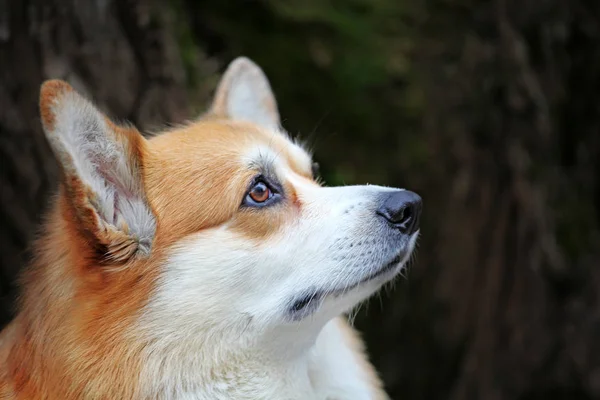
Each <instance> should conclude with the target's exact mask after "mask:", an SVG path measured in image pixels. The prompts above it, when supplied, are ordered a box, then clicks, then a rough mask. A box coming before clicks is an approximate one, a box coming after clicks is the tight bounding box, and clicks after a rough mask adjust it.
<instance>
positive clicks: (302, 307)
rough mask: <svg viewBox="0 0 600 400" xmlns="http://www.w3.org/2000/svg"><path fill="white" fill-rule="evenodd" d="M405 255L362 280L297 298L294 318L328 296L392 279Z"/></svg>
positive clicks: (299, 317)
mask: <svg viewBox="0 0 600 400" xmlns="http://www.w3.org/2000/svg"><path fill="white" fill-rule="evenodd" d="M405 257H406V252H405V251H402V252H400V253H399V254H398V255H396V256H395V257H394V258H393V259H392V260H391V261H389V262H388V263H387V264H385V265H384V266H383V267H381V268H379V269H378V270H376V271H374V272H372V273H371V274H369V275H367V276H365V277H363V278H361V279H360V280H358V281H356V282H355V283H352V284H350V285H346V286H344V287H340V288H333V289H320V290H316V291H311V292H310V293H307V294H306V295H304V296H301V297H299V298H297V299H296V300H295V301H294V302H293V303H292V305H291V306H290V308H289V310H290V313H291V314H292V315H294V316H295V318H294V319H301V318H303V317H304V316H305V315H307V314H311V313H312V312H313V311H315V310H316V309H317V308H318V307H319V305H320V304H321V302H322V301H323V300H324V299H325V298H326V297H339V296H342V295H344V294H346V293H348V292H350V291H351V290H353V289H356V288H357V287H359V286H361V285H363V284H365V283H368V282H371V281H374V280H376V279H379V278H383V277H386V278H387V279H390V278H391V277H392V276H394V275H396V273H397V269H398V266H399V264H400V262H401V261H402V260H403V259H404V258H405ZM387 279H386V280H387Z"/></svg>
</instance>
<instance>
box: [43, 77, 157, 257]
mask: <svg viewBox="0 0 600 400" xmlns="http://www.w3.org/2000/svg"><path fill="white" fill-rule="evenodd" d="M40 113H41V117H42V123H43V127H44V131H45V133H46V136H47V137H48V140H49V142H50V144H51V146H52V148H53V150H54V153H55V154H56V156H57V158H58V160H59V162H60V164H61V165H62V168H63V171H64V181H63V183H64V188H65V194H66V196H67V200H68V203H69V205H70V207H72V209H73V211H74V214H75V216H76V218H77V220H78V223H79V227H80V228H81V229H82V230H83V232H84V233H85V234H86V236H87V237H90V238H91V240H92V241H93V243H94V246H95V248H96V249H97V250H98V251H99V252H100V253H101V254H100V255H101V257H102V261H105V262H106V261H108V262H125V261H127V260H128V259H130V258H131V257H133V256H138V255H140V256H143V255H147V254H149V252H150V249H151V245H152V240H153V238H154V233H155V227H156V222H155V219H154V215H153V213H152V211H151V209H150V207H149V206H148V202H147V200H146V195H145V192H144V184H143V176H142V161H143V160H142V156H143V150H144V145H145V139H144V138H143V137H142V136H141V135H140V134H139V132H138V131H137V130H136V129H135V128H123V127H119V126H117V125H115V124H113V123H112V122H111V121H110V120H109V119H108V118H107V117H105V116H104V115H103V114H102V113H101V112H99V111H98V110H97V109H96V108H95V107H94V105H92V104H91V103H90V102H88V101H87V100H85V99H84V98H82V97H81V96H80V95H79V94H77V93H76V92H75V91H74V90H73V88H72V87H71V86H69V84H67V83H66V82H63V81H58V80H51V81H46V82H45V83H44V84H43V85H42V88H41V93H40Z"/></svg>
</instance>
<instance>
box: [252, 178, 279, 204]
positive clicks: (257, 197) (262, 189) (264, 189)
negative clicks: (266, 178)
mask: <svg viewBox="0 0 600 400" xmlns="http://www.w3.org/2000/svg"><path fill="white" fill-rule="evenodd" d="M272 195H273V193H271V189H269V187H268V186H267V185H266V183H264V182H257V183H256V185H254V187H252V189H250V192H249V193H248V196H250V198H251V199H252V201H254V202H255V203H264V202H265V201H267V200H269V199H270V198H271V196H272Z"/></svg>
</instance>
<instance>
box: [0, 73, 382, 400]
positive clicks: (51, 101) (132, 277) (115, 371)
mask: <svg viewBox="0 0 600 400" xmlns="http://www.w3.org/2000/svg"><path fill="white" fill-rule="evenodd" d="M72 90H73V89H72V88H71V87H70V86H69V85H68V84H66V83H64V82H61V81H48V82H46V83H45V84H44V85H43V86H42V90H41V95H40V112H41V118H42V122H43V124H44V126H45V128H46V129H47V130H48V131H52V130H53V129H54V126H55V124H56V120H55V111H54V107H55V106H56V105H57V104H58V102H60V99H61V96H63V95H64V94H65V93H70V92H72ZM222 96H224V95H221V97H218V98H217V102H216V104H217V108H216V109H215V110H214V112H215V113H216V114H213V115H210V116H208V117H207V118H205V119H204V120H202V121H199V122H196V123H193V124H190V125H188V126H186V127H183V128H181V129H178V130H174V131H171V132H167V133H165V134H163V135H159V136H156V137H154V138H152V139H148V140H146V139H144V138H143V137H142V136H141V135H140V134H139V132H138V131H137V130H136V129H135V128H124V127H120V126H117V125H115V124H113V123H112V122H110V121H109V120H106V122H107V126H108V127H109V128H110V130H111V132H112V134H114V135H115V138H116V140H117V141H119V142H120V143H121V144H122V145H123V147H124V148H125V149H126V154H127V157H128V158H129V162H130V164H131V166H132V170H133V173H134V174H139V178H140V179H141V182H142V183H143V186H144V190H145V193H146V201H147V203H148V205H149V207H150V209H151V210H152V211H153V213H154V215H155V217H156V224H157V227H156V233H155V237H154V238H153V244H152V255H151V257H134V255H135V254H136V252H137V242H136V238H135V237H132V236H131V235H129V229H128V227H127V226H126V225H124V226H119V227H114V226H112V225H109V224H105V223H103V222H102V221H101V219H100V218H99V216H98V214H97V210H96V206H95V202H96V201H97V199H96V198H95V194H94V192H93V191H92V190H91V188H90V187H89V186H87V185H86V184H85V183H84V182H83V181H82V180H81V179H80V178H79V177H78V176H77V174H76V170H75V168H74V166H73V160H71V159H70V156H69V154H67V153H66V152H64V153H60V154H57V156H58V158H59V159H60V161H61V163H62V165H63V172H64V174H63V181H62V184H61V188H60V191H59V194H58V196H57V199H56V202H55V205H54V207H53V208H52V211H51V212H50V213H49V215H48V218H47V221H46V224H45V225H44V231H43V234H42V235H41V236H40V239H39V240H37V242H36V245H35V249H36V255H35V258H34V261H33V262H32V264H31V266H30V267H29V268H28V269H27V270H26V272H25V274H24V275H23V278H22V288H23V293H22V296H21V300H20V307H19V314H18V316H17V317H16V319H15V320H14V321H13V322H12V323H11V324H10V325H9V326H8V327H7V328H6V329H4V330H3V331H2V332H1V333H0V398H1V399H15V400H16V399H65V400H68V399H79V398H89V399H130V398H133V397H134V395H135V393H136V391H137V388H136V385H137V383H138V380H137V378H138V377H139V373H140V371H141V368H142V359H141V357H140V354H141V352H142V350H143V346H144V343H140V342H137V341H135V340H134V339H132V337H131V336H130V335H128V332H129V330H130V328H131V326H132V325H133V324H134V322H135V320H136V317H137V316H138V315H139V312H140V310H142V309H143V308H144V306H145V305H146V304H147V303H148V301H149V299H150V297H151V295H152V293H153V290H154V289H155V286H156V281H157V278H158V276H159V274H160V268H161V265H162V262H163V260H164V259H165V257H166V254H167V251H168V250H169V248H170V247H171V246H172V245H173V244H175V243H176V242H178V241H181V240H182V239H183V238H185V237H186V236H188V235H191V234H193V233H195V232H198V231H200V230H203V229H207V228H210V227H214V226H218V225H220V224H223V223H224V222H228V223H229V224H230V226H231V227H232V229H233V230H234V231H235V232H238V233H240V234H241V235H242V236H243V237H245V238H247V239H248V240H253V241H257V242H260V241H263V240H265V239H266V238H268V237H269V236H270V235H273V234H275V233H276V232H277V231H279V230H280V229H281V227H282V226H283V225H285V224H289V223H292V222H293V221H294V220H295V219H296V218H297V217H298V215H299V213H301V210H302V202H301V200H300V199H299V198H298V197H297V195H296V193H295V190H294V187H293V185H292V184H291V183H290V182H286V181H283V182H282V185H284V186H285V188H286V193H288V198H286V199H284V201H283V202H282V204H281V206H280V207H278V208H277V209H273V210H265V211H262V212H261V218H256V216H255V211H252V210H243V209H242V210H240V207H239V206H240V204H241V202H242V200H243V195H244V193H245V190H246V188H247V185H248V182H249V181H250V179H251V178H252V177H253V176H254V175H255V174H256V171H254V170H252V169H251V168H248V166H247V165H244V164H243V162H242V161H241V160H243V157H242V156H241V155H243V154H245V153H246V152H248V151H250V150H252V148H253V147H256V146H257V145H262V146H264V147H266V148H269V149H271V150H272V151H273V152H275V153H276V154H277V156H278V157H281V158H282V159H284V160H285V164H286V165H287V166H288V167H289V168H290V169H291V171H292V172H293V173H294V174H295V175H296V176H298V177H301V178H300V179H303V180H304V181H306V182H310V183H311V184H314V185H317V183H316V182H314V181H313V179H312V176H311V168H310V166H311V165H310V160H309V159H308V158H306V156H304V157H301V156H299V155H298V153H296V152H294V151H292V150H291V149H290V144H289V141H288V140H287V139H286V138H285V137H284V136H282V135H280V134H277V133H275V132H271V131H268V130H262V129H258V128H257V127H256V126H255V125H253V124H250V123H243V122H234V121H230V120H227V119H226V118H222V116H219V115H218V110H219V107H218V106H219V104H220V103H219V102H223V101H224V100H223V98H222ZM264 101H268V99H267V100H264ZM268 106H269V107H274V110H276V105H274V104H270V103H269V104H268ZM302 154H304V153H302ZM225 177H227V179H225ZM232 177H233V180H232V179H231V178H232ZM340 326H341V327H342V329H343V331H344V332H345V337H346V339H347V341H348V345H349V346H350V347H351V348H353V349H354V351H355V352H356V354H357V361H358V363H359V364H360V366H361V368H362V369H363V370H364V373H365V376H367V377H368V379H369V381H370V382H371V384H372V386H373V390H374V394H376V397H375V398H385V395H384V394H382V393H383V392H381V383H380V381H379V380H378V378H377V376H376V374H375V372H374V370H373V369H372V367H371V366H370V365H369V364H368V363H367V362H366V360H364V356H363V349H362V345H361V343H360V341H359V339H358V338H357V337H356V336H355V334H354V333H353V332H352V330H351V329H350V328H349V327H348V325H347V323H346V322H341V320H340Z"/></svg>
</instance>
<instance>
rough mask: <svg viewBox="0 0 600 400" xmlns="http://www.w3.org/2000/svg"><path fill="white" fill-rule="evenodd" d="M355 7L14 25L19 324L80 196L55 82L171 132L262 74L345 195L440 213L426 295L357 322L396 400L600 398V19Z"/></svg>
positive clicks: (507, 4) (8, 246) (430, 234)
mask: <svg viewBox="0 0 600 400" xmlns="http://www.w3.org/2000/svg"><path fill="white" fill-rule="evenodd" d="M234 3H235V4H234ZM334 3H335V2H331V4H330V2H321V1H309V0H304V1H302V2H298V1H296V2H291V3H286V4H285V5H283V2H277V1H261V2H214V3H212V4H210V3H209V4H207V3H204V2H200V1H194V0H188V1H181V2H176V3H174V4H171V3H168V4H167V3H166V2H156V3H153V2H152V1H151V0H127V1H116V0H112V1H111V0H108V1H88V2H80V1H67V0H50V1H42V0H29V1H13V2H11V3H10V4H4V5H2V7H3V9H0V60H2V62H1V63H0V71H1V75H0V189H1V190H0V255H1V260H0V261H1V264H0V296H1V297H0V325H2V323H3V322H6V321H7V320H8V318H9V315H10V313H11V305H12V301H13V298H14V295H15V289H14V288H15V286H14V282H15V276H16V273H17V272H18V271H19V269H20V268H21V267H22V265H23V263H24V262H25V259H26V256H25V250H26V247H27V244H28V243H29V242H30V240H31V237H32V235H33V233H34V231H35V227H36V226H37V223H38V222H39V219H40V216H41V213H42V210H43V209H44V205H45V204H46V202H47V200H48V196H49V194H50V193H51V192H52V190H53V188H54V187H55V185H56V180H57V176H58V170H57V167H56V165H55V162H54V160H53V158H52V155H51V153H50V150H49V148H48V146H47V144H46V142H45V139H44V138H43V135H42V133H41V129H40V125H39V122H38V121H39V119H38V114H37V96H38V88H39V84H40V83H41V82H42V80H43V79H46V78H62V79H66V80H68V81H69V82H71V83H72V84H73V85H74V86H75V87H76V88H77V89H78V90H81V91H82V92H84V93H87V94H88V95H90V96H93V98H94V99H95V100H96V101H97V102H98V103H99V104H100V106H101V107H102V108H103V109H105V110H107V111H109V112H111V114H112V115H113V116H115V117H116V118H122V119H129V120H130V121H132V122H134V123H136V124H137V125H138V126H140V127H141V128H142V129H152V128H154V127H156V126H158V125H160V124H163V123H177V122H181V121H183V120H184V119H185V118H189V117H191V116H193V115H194V114H195V113H197V112H198V111H199V109H200V108H201V106H202V105H203V104H204V103H205V100H206V98H207V94H208V93H209V92H210V88H212V87H213V86H214V83H215V80H214V77H215V72H216V70H217V68H218V66H220V67H222V66H223V65H224V64H225V63H226V62H228V61H229V60H230V59H231V58H232V57H234V56H237V55H240V54H245V55H248V56H250V57H252V58H254V59H256V60H257V61H258V62H259V64H261V65H262V66H263V67H264V69H265V70H266V72H267V74H268V75H269V76H270V77H271V79H272V83H273V87H274V88H275V91H276V92H277V94H278V96H279V100H280V103H281V110H282V113H283V116H284V124H285V125H286V127H287V128H289V129H292V132H297V131H300V132H302V134H303V136H304V137H307V136H308V137H309V138H310V139H312V142H313V143H315V146H316V155H317V159H318V161H320V162H321V165H322V169H323V171H324V174H325V178H326V180H328V181H329V182H330V183H364V182H365V181H369V182H373V183H379V184H390V185H395V186H402V187H408V188H410V189H411V190H415V191H417V192H419V193H420V194H421V195H422V197H423V198H424V201H425V208H424V210H425V211H424V220H423V229H422V240H421V244H420V250H419V256H418V261H417V263H416V264H415V265H414V266H413V267H412V268H411V270H410V272H409V274H408V280H400V282H398V283H397V284H396V288H395V290H394V291H389V293H386V292H384V294H382V295H381V307H380V306H379V304H378V301H377V300H372V301H371V302H370V305H369V306H367V307H363V309H362V311H361V312H360V313H359V316H358V317H357V319H356V323H357V325H358V327H359V328H360V329H361V330H362V331H364V333H365V338H366V340H367V345H368V348H369V349H370V353H371V354H372V359H373V361H374V363H375V364H376V366H377V368H378V369H379V370H380V371H381V373H382V376H383V378H384V380H385V383H386V386H387V389H388V390H389V392H390V394H391V395H392V396H393V397H394V398H402V399H456V400H458V399H461V400H462V399H486V400H488V399H489V400H495V399H498V400H500V399H518V400H535V399H574V400H575V399H593V398H600V341H598V338H599V337H600V299H599V296H598V294H597V293H598V289H597V288H598V287H600V269H599V267H600V206H599V204H600V3H599V2H597V1H595V0H573V1H568V2H567V1H560V0H543V1H540V0H520V1H514V0H491V1H487V2H483V3H482V2H471V1H459V0H450V1H434V0H428V1H426V0H423V1H416V2H414V4H413V3H411V4H413V5H412V7H413V8H411V9H405V8H402V7H404V6H402V7H401V6H398V5H397V2H395V1H392V0H390V1H383V0H382V1H381V2H367V1H364V2H363V1H354V2H347V3H344V2H342V3H340V4H341V5H337V6H336V5H335V4H334ZM289 4H292V5H291V6H290V5H289ZM325 4H327V5H325ZM332 4H334V5H332ZM336 4H337V3H336ZM315 132H316V133H315Z"/></svg>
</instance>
